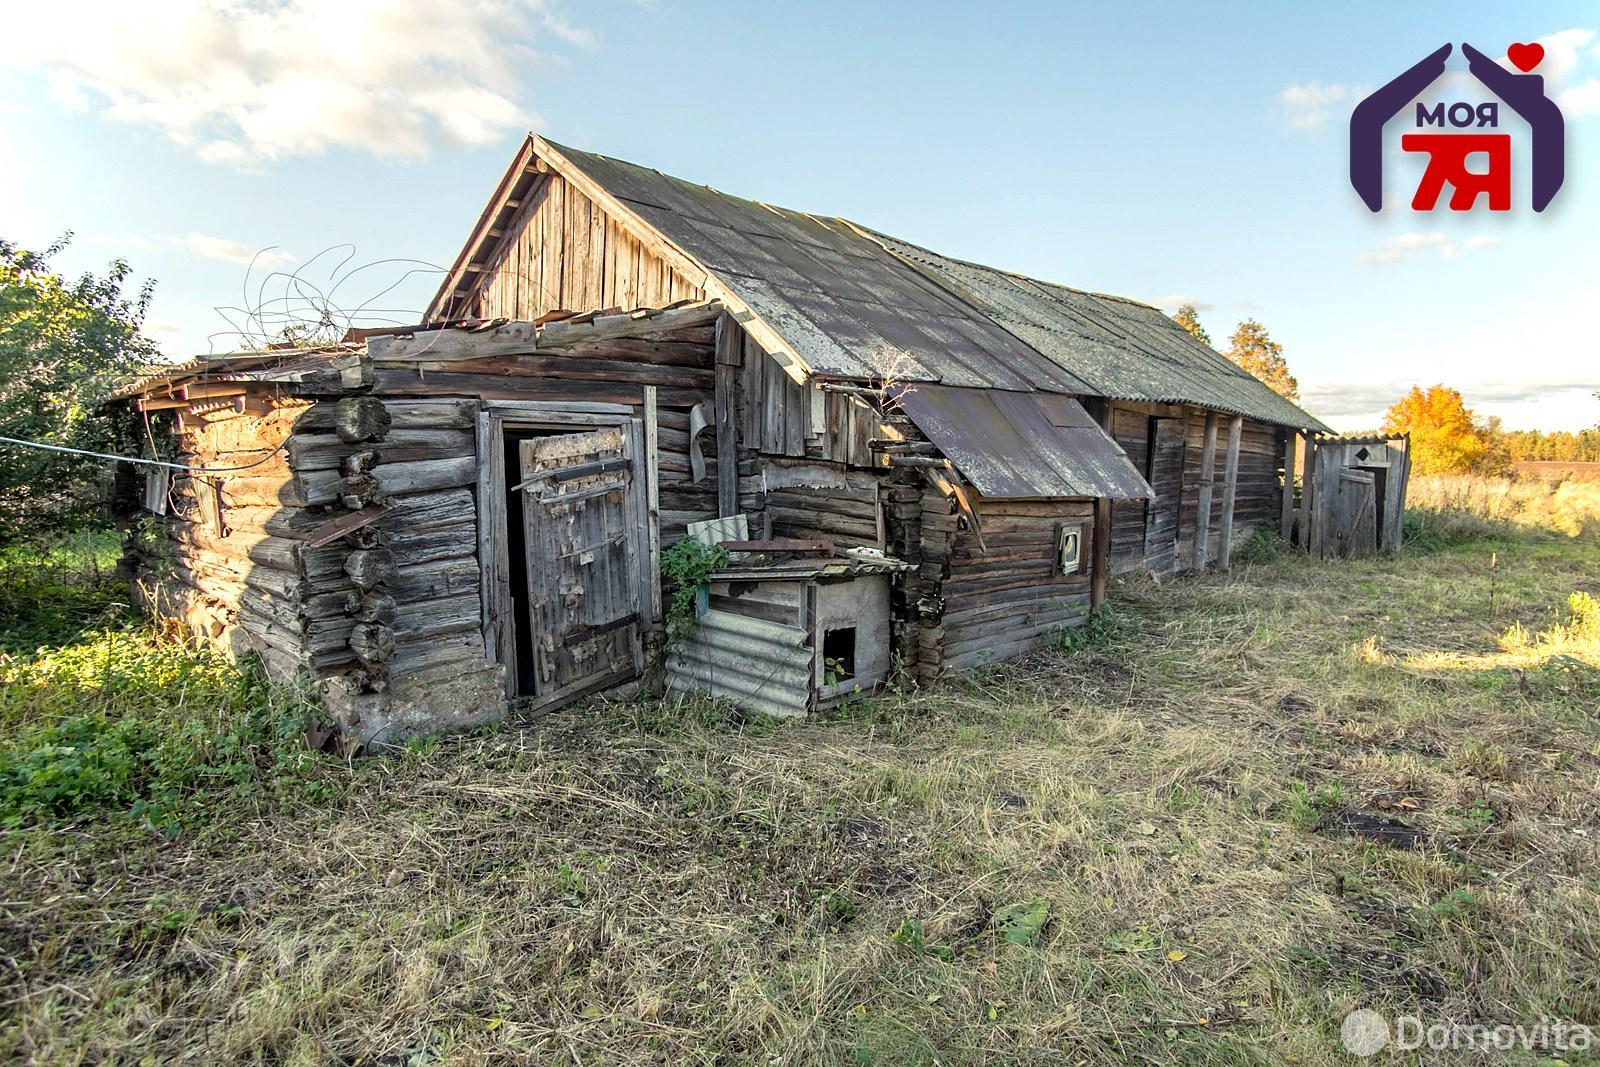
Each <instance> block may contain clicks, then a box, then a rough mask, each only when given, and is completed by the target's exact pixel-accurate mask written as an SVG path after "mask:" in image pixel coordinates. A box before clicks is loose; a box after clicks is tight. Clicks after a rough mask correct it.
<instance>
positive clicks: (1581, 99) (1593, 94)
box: [1556, 78, 1600, 119]
mask: <svg viewBox="0 0 1600 1067" xmlns="http://www.w3.org/2000/svg"><path fill="white" fill-rule="evenodd" d="M1556 103H1557V104H1558V105H1559V106H1560V107H1561V113H1562V114H1563V115H1565V116H1566V117H1567V118H1569V119H1581V118H1587V117H1589V116H1590V115H1600V78H1585V79H1584V80H1583V81H1581V82H1579V83H1578V84H1576V85H1573V86H1571V87H1569V88H1566V89H1563V90H1561V91H1560V92H1558V93H1557V94H1556Z"/></svg>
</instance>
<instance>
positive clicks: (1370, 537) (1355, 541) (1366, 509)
mask: <svg viewBox="0 0 1600 1067" xmlns="http://www.w3.org/2000/svg"><path fill="white" fill-rule="evenodd" d="M1329 471H1330V474H1329V476H1328V479H1327V481H1328V484H1329V485H1330V487H1331V489H1332V492H1330V493H1329V494H1328V495H1327V496H1326V497H1324V498H1323V499H1322V500H1319V501H1318V502H1317V506H1318V508H1319V509H1321V510H1322V511H1323V514H1324V515H1325V516H1326V518H1327V522H1328V536H1327V539H1326V540H1325V541H1324V542H1323V554H1324V555H1325V556H1337V557H1340V558H1342V559H1362V558H1364V557H1366V556H1371V555H1375V554H1376V553H1377V551H1378V508H1377V495H1378V494H1377V481H1376V479H1374V478H1373V476H1372V472H1371V471H1363V470H1352V469H1351V468H1349V467H1333V466H1331V465H1330V467H1329ZM1319 473H1320V472H1319Z"/></svg>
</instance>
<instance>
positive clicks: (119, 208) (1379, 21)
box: [0, 0, 1600, 429]
mask: <svg viewBox="0 0 1600 1067" xmlns="http://www.w3.org/2000/svg"><path fill="white" fill-rule="evenodd" d="M8 20H10V24H11V25H12V26H13V28H14V30H15V33H14V34H13V36H14V38H15V40H16V41H17V43H18V44H19V45H20V47H12V48H8V49H7V53H8V55H7V57H6V58H4V59H0V143H3V144H5V145H6V146H7V147H8V149H9V151H8V155H9V156H10V157H11V159H10V162H9V163H8V165H7V166H6V167H4V168H0V234H4V235H5V236H7V237H9V238H11V239H13V240H19V241H23V242H25V243H29V244H33V245H39V244H43V243H45V242H47V241H48V240H49V239H50V238H51V237H53V236H55V235H56V234H58V233H60V232H61V231H63V230H67V229H71V230H73V231H75V232H76V234H77V237H76V240H75V242H74V245H73V247H72V248H71V250H70V252H69V253H68V254H67V255H66V256H65V257H64V258H63V265H64V266H66V267H68V268H70V269H74V270H76V269H85V268H99V267H101V266H103V264H104V263H105V261H106V260H108V259H109V258H111V257H112V256H114V255H122V256H126V257H127V258H128V259H129V260H130V261H131V262H132V263H133V266H134V268H135V270H136V271H137V272H138V273H139V275H140V276H149V277H153V278H155V279H156V280H157V289H156V298H155V302H154V304H153V307H152V312H151V316H150V327H151V330H152V332H153V333H154V334H155V336H156V337H157V338H158V339H159V340H160V342H161V343H162V345H163V347H164V348H165V349H166V350H167V351H168V353H169V354H171V355H174V356H186V355H190V354H194V353H196V352H203V351H206V350H207V349H208V348H211V347H213V346H215V347H218V348H221V349H226V348H229V347H233V341H234V338H233V337H232V336H229V334H228V331H229V330H230V329H232V327H231V326H230V324H229V323H228V322H227V321H226V320H225V319H224V318H223V317H222V316H220V315H218V314H217V312H216V311H214V310H213V308H214V307H215V306H217V305H239V304H241V303H243V302H244V299H245V298H244V296H243V293H244V292H245V290H246V264H247V262H248V259H249V256H250V254H251V253H252V252H254V251H255V250H258V249H263V248H267V247H268V246H273V247H274V251H272V252H270V253H267V254H266V255H265V256H264V258H263V260H262V261H261V262H265V263H269V264H270V265H273V266H277V267H279V268H284V269H289V270H294V269H297V268H299V269H303V270H304V271H305V274H306V276H307V277H308V278H310V279H312V280H313V281H316V282H318V283H319V284H323V285H326V283H327V282H328V281H329V278H330V274H331V272H332V270H333V268H334V264H335V262H336V258H335V257H333V256H326V257H324V258H323V259H320V260H314V259H313V257H315V256H316V254H317V253H318V252H319V251H321V250H323V249H326V248H329V247H330V246H335V245H340V244H345V243H348V244H350V245H353V246H354V260H353V261H352V262H353V263H367V262H372V261H387V260H418V261H423V263H427V264H441V265H442V264H447V263H448V262H449V261H450V260H451V259H452V258H453V256H454V255H455V253H456V251H457V249H458V247H459V245H460V243H461V242H462V241H463V240H464V239H465V236H466V233H467V230H468V229H469V227H470V225H471V224H472V222H473V221H474V220H475V219H476V217H477V214H478V212H479V210H480V209H481V208H482V205H483V202H484V200H485V199H486V198H487V196H488V194H489V192H490V190H491V188H492V187H493V185H494V183H495V181H496V180H497V179H498V177H499V175H500V173H501V171H502V170H503V168H504V167H505V165H506V163H507V162H508V160H509V158H510V156H511V154H512V152H513V151H514V149H515V146H516V144H517V142H518V140H519V139H520V137H521V135H522V133H523V132H524V131H525V130H527V129H529V128H534V129H537V130H538V131H539V132H541V133H543V134H545V135H546V136H548V137H550V138H551V139H552V140H556V141H559V142H564V143H568V144H572V145H575V146H577V147H582V148H587V149H590V150H594V151H599V152H604V153H606V154H609V155H614V156H618V157H620V158H624V159H629V160H633V161H635V162H639V163H644V164H647V165H650V166H653V167H656V168H658V169H661V170H664V171H667V172H669V173H673V174H677V175H679V176H681V177H685V178H689V179H692V180H696V181H702V182H705V183H707V184H710V185H714V186H716V187H717V188H719V189H723V190H726V191H729V192H733V193H738V194H741V195H746V196H751V197H755V198H759V199H762V200H766V201H769V202H772V203H776V204H782V205H784V206H786V207H793V208H798V209H802V210H807V211H813V212H818V213H826V214H838V215H844V216H847V217H849V218H852V219H854V220H856V221H858V222H862V223H865V224H867V225H870V226H873V227H875V228H877V229H880V230H883V231H885V232H888V233H892V234H895V235H897V236H900V237H903V238H905V239H907V240H910V241H914V242H916V243H919V244H923V245H926V246H929V247H932V248H936V249H938V250H939V251H941V252H945V253H947V254H951V255H956V256H960V257H963V258H968V259H973V260H977V261H981V262H985V263H990V264H993V265H996V266H1001V267H1005V268H1008V269H1012V270H1016V271H1020V272H1022V273H1026V274H1031V275H1035V276H1038V277H1041V278H1046V279H1049V280H1052V281H1059V282H1063V283H1066V284H1069V285H1074V286H1078V287H1082V288H1087V289H1095V290H1100V291H1105V292H1112V293H1118V294H1122V295H1126V296H1131V297H1135V298H1138V299H1143V300H1147V301H1150V302H1152V303H1158V304H1162V305H1163V306H1167V307H1169V309H1170V307H1171V306H1172V305H1174V304H1175V302H1176V301H1177V300H1179V299H1188V300H1191V301H1193V302H1194V303H1196V304H1197V305H1198V306H1199V307H1200V309H1201V318H1202V321H1203V322H1204V323H1205V325H1206V326H1207V327H1208V328H1209V330H1210V332H1211V334H1212V336H1213V338H1214V339H1216V341H1217V342H1218V343H1219V345H1222V344H1225V339H1226V337H1227V335H1228V334H1229V333H1230V332H1231V331H1232V329H1233V327H1234V325H1235V324H1236V323H1237V322H1238V320H1240V319H1241V318H1244V317H1255V318H1258V319H1260V320H1261V321H1262V322H1263V323H1265V324H1266V326H1267V328H1268V329H1269V330H1270V331H1271V332H1272V335H1273V336H1274V337H1275V338H1276V339H1277V340H1279V341H1280V342H1282V343H1283V345H1284V348H1285V354H1286V355H1287V357H1288V358H1289V361H1290V365H1291V368H1292V369H1293V370H1294V372H1295V373H1296V374H1297V375H1298V376H1299V378H1300V381H1301V384H1302V390H1303V392H1304V394H1305V398H1306V404H1307V406H1308V407H1310V408H1311V409H1312V410H1314V411H1317V412H1318V413H1319V414H1323V415H1324V416H1325V417H1327V418H1328V419H1329V421H1330V422H1332V423H1333V424H1334V425H1335V426H1336V427H1338V428H1341V429H1359V428H1364V427H1368V426H1371V425H1373V424H1375V423H1376V421H1377V420H1378V417H1379V416H1378V412H1379V411H1380V410H1381V409H1382V407H1384V406H1385V405H1386V404H1387V403H1388V402H1389V401H1390V400H1392V399H1393V398H1394V397H1396V396H1398V395H1399V394H1400V393H1401V392H1403V391H1404V389H1405V388H1406V387H1407V386H1409V385H1411V384H1413V383H1421V384H1428V383H1432V382H1435V381H1445V382H1448V383H1450V384H1454V385H1457V386H1458V387H1460V388H1461V389H1462V390H1463V392H1464V393H1465V394H1466V395H1467V399H1468V402H1469V404H1470V405H1471V406H1472V407H1473V408H1474V409H1475V410H1476V411H1477V412H1478V413H1479V414H1480V415H1499V416H1501V417H1502V418H1503V419H1504V420H1505V421H1506V423H1507V424H1508V425H1511V426H1517V427H1535V426H1537V427H1543V428H1552V429H1554V428H1566V429H1576V428H1579V427H1582V426H1588V425H1594V424H1595V423H1597V422H1600V401H1597V400H1595V399H1594V398H1593V396H1592V393H1593V392H1594V391H1595V389H1597V388H1600V369H1597V368H1600V359H1597V355H1600V352H1597V347H1600V343H1597V340H1596V338H1597V334H1600V331H1597V330H1596V329H1595V327H1594V312H1593V311H1592V310H1591V308H1592V305H1593V304H1594V302H1595V300H1596V298H1597V297H1600V291H1597V289H1600V269H1597V265H1596V256H1595V252H1594V246H1595V238H1596V236H1597V235H1600V147H1597V146H1600V33H1597V32H1596V31H1600V9H1597V8H1595V7H1594V6H1593V5H1591V4H1582V3H1568V4H1560V3H1553V4H1544V5H1538V4H1519V5H1501V4H1493V5H1491V4H1479V5H1468V4H1448V5H1446V4H1439V5H1431V6H1430V5H1421V4H1407V5H1394V4H1381V5H1380V4H1371V5H1266V4H1260V5H1246V4H1213V5H1205V6H1202V5H1194V4H1179V3H1171V4H1146V5H1107V4H1096V5H1067V4H1037V5H1035V4H998V3H992V4H985V5H959V4H941V3H928V2H924V3H917V4H889V3H884V4H877V5H862V4H858V3H856V4H844V3H841V4H787V5H781V6H780V5H768V4H740V5H729V4H710V3H676V2H673V0H653V2H638V0H634V2H623V0H615V2H611V0H599V2H594V3H589V4H583V5H579V4H576V3H566V4H561V5H557V4H553V3H531V2H527V0H490V2H485V3H476V4H474V3H468V2H461V0H457V2H453V3H447V2H442V0H426V2H424V0H413V2H411V3H403V2H399V0H353V2H344V3H322V4H318V3H309V2H305V0H276V2H271V3H268V2H265V0H249V2H235V3H230V4H225V5H219V4H216V3H208V2H206V0H173V2H171V3H164V4H161V5H153V6H150V7H146V6H144V5H127V4H120V5H119V4H110V3H70V2H63V3H58V4H56V5H54V6H52V7H44V6H42V5H31V7H30V9H29V10H28V11H27V12H26V13H23V14H21V15H16V14H13V15H8ZM1532 40H1542V41H1544V42H1546V44H1547V56H1546V60H1545V63H1544V64H1543V65H1542V66H1541V68H1539V71H1538V72H1539V73H1542V74H1545V75H1546V76H1547V80H1548V81H1549V82H1550V88H1551V92H1552V94H1553V95H1556V97H1557V99H1558V100H1559V101H1560V102H1561V103H1562V105H1563V108H1564V110H1565V111H1566V114H1567V179H1566V185H1565V187H1564V189H1563V190H1562V193H1561V195H1560V196H1559V197H1558V198H1557V200H1556V202H1555V203H1554V204H1553V205H1552V207H1551V208H1550V209H1549V210H1548V211H1546V212H1545V213H1543V214H1542V215H1535V214H1534V213H1533V212H1532V211H1531V210H1529V209H1528V207H1527V181H1526V177H1527V176H1526V172H1525V171H1523V170H1521V169H1519V170H1518V171H1517V172H1516V173H1515V176H1514V196H1515V197H1516V205H1515V209H1514V210H1513V211H1512V212H1510V213H1509V214H1504V215H1494V216H1489V215H1486V214H1484V213H1479V212H1475V213H1470V214H1466V215H1455V214H1453V213H1450V212H1448V211H1443V210H1441V211H1436V212H1433V213H1428V214H1422V213H1416V212H1412V211H1411V210H1410V209H1409V207H1408V206H1407V205H1406V204H1405V202H1404V198H1403V197H1401V198H1400V201H1399V202H1398V203H1397V204H1395V205H1394V206H1392V207H1389V208H1386V209H1385V211H1384V212H1382V213H1380V214H1378V215H1372V214H1371V213H1369V212H1368V211H1367V210H1366V209H1365V208H1364V207H1363V206H1362V205H1361V204H1360V202H1359V200H1358V199H1357V198H1356V196H1355V194H1354V192H1353V191H1352V190H1351V188H1350V186H1349V183H1348V181H1347V178H1346V162H1347V156H1346V145H1345V139H1344V129H1345V123H1346V122H1347V120H1348V116H1349V111H1350V108H1351V107H1352V106H1353V104H1354V102H1355V100H1357V99H1359V98H1360V96H1361V95H1362V94H1363V93H1364V92H1365V91H1367V90H1370V89H1372V88H1374V87H1376V86H1377V85H1379V84H1382V83H1383V82H1385V81H1387V80H1388V79H1389V78H1391V77H1393V76H1394V75H1396V74H1398V73H1399V72H1400V71H1401V70H1402V69H1404V68H1405V67H1407V66H1409V65H1410V64H1411V63H1413V62H1415V61H1416V60H1417V59H1419V58H1421V57H1422V56H1423V55H1424V54H1426V53H1427V52H1429V51H1431V50H1432V49H1434V48H1436V47H1438V46H1439V45H1440V44H1442V43H1444V42H1446V41H1450V42H1454V43H1456V44H1457V45H1459V43H1460V42H1462V41H1468V42H1471V43H1473V44H1474V45H1476V46H1478V47H1479V48H1481V49H1483V50H1484V51H1485V52H1487V53H1489V54H1491V55H1496V56H1498V55H1501V54H1503V53H1504V50H1505V48H1506V46H1507V45H1509V44H1511V43H1512V42H1514V41H1532ZM1461 65H1462V62H1461V60H1460V58H1459V55H1457V57H1455V58H1454V59H1453V60H1452V66H1453V68H1459V67H1460V66H1461ZM1440 91H1441V92H1446V91H1449V92H1454V91H1455V89H1452V88H1451V87H1449V86H1442V87H1441V88H1440ZM1461 91H1462V92H1463V93H1467V94H1468V95H1470V90H1466V89H1461ZM1436 95H1437V94H1436ZM1452 98H1453V97H1452ZM1511 129H1512V130H1513V132H1514V133H1516V132H1519V131H1518V127H1517V125H1516V123H1515V122H1513V123H1511ZM1392 133H1393V136H1395V137H1396V138H1397V137H1398V133H1397V132H1395V131H1392ZM1517 150H1518V151H1519V152H1520V153H1522V154H1524V155H1525V141H1518V149H1517ZM1390 155H1391V157H1398V156H1399V153H1397V152H1394V151H1391V152H1390ZM1408 165H1409V164H1408V162H1407V161H1405V160H1399V161H1397V162H1396V163H1395V166H1394V168H1393V170H1394V173H1395V175H1397V177H1396V179H1395V180H1393V181H1391V182H1390V184H1389V187H1390V188H1391V189H1398V188H1400V186H1402V185H1405V184H1406V183H1407V182H1409V183H1410V184H1411V185H1414V182H1415V176H1416V172H1415V171H1411V172H1408V171H1407V170H1406V168H1407V166H1408ZM1406 187H1407V188H1409V187H1410V185H1407V186H1406ZM308 261H310V262H308ZM407 269H409V268H408V267H407V266H406V265H404V264H400V263H380V264H378V265H376V266H373V267H372V268H370V269H369V270H367V271H364V272H363V273H361V274H360V275H357V276H356V277H355V278H353V279H351V280H350V281H349V282H348V283H347V284H346V285H345V286H344V287H343V288H342V289H341V290H340V302H341V303H343V304H344V305H345V306H346V307H354V306H356V305H359V304H362V303H364V302H365V301H367V300H368V299H370V298H373V297H376V296H377V294H378V293H379V292H380V291H381V290H383V289H384V288H385V287H386V286H389V285H390V284H392V283H395V282H397V281H398V282H399V283H400V284H399V285H398V286H397V287H396V288H395V289H394V290H393V292H391V293H389V294H387V295H386V296H384V297H382V299H381V300H379V301H378V302H377V303H376V304H375V305H374V306H375V307H381V308H385V309H394V310H393V314H392V316H391V317H396V318H407V317H410V318H413V319H414V318H415V316H416V314H417V313H418V312H419V311H420V309H421V308H422V306H423V305H425V304H426V302H427V299H428V297H429V296H431V294H432V291H433V289H434V287H435V285H436V281H437V276H436V275H433V274H431V273H429V272H428V270H427V269H426V268H423V270H422V271H421V272H420V273H416V274H413V275H411V276H409V277H407V276H406V270H407ZM263 273H264V272H263V271H262V270H261V269H260V267H259V265H258V268H257V270H256V273H255V275H254V277H255V279H256V282H257V283H259V281H260V280H261V278H262V276H263ZM278 291H281V286H280V287H279V290H278ZM212 335H217V336H214V337H213V336H212Z"/></svg>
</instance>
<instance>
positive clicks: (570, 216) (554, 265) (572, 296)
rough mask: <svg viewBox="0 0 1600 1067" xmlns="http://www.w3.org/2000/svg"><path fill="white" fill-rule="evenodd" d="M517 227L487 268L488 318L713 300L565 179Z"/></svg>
mask: <svg viewBox="0 0 1600 1067" xmlns="http://www.w3.org/2000/svg"><path fill="white" fill-rule="evenodd" d="M511 227H512V231H513V233H512V236H511V238H510V239H509V240H506V241H504V242H502V243H501V245H500V246H499V249H498V250H497V252H496V253H495V255H494V257H493V258H492V259H491V260H490V261H489V262H487V263H485V264H484V265H483V266H484V268H485V274H486V275H487V276H486V277H485V279H484V281H483V283H482V289H481V290H480V292H479V300H478V306H477V312H478V314H479V315H480V316H482V317H484V318H508V319H511V320H513V321H532V320H534V319H537V318H539V317H540V316H542V315H546V314H548V313H550V312H552V311H558V310H566V311H578V312H582V311H597V310H601V309H604V308H612V307H617V308H623V309H632V308H636V307H665V306H667V305H668V304H672V303H676V302H678V301H681V300H702V299H704V298H705V293H704V292H703V290H701V289H700V288H699V287H698V286H696V285H693V284H691V283H690V282H689V280H688V279H686V278H684V277H683V275H681V274H679V273H678V272H677V271H675V270H674V269H673V268H672V266H671V265H670V264H669V263H667V262H666V260H664V259H662V258H661V257H659V256H656V255H654V254H652V253H651V252H650V251H649V250H648V249H646V248H645V247H644V246H643V245H641V244H640V243H639V242H638V241H636V240H634V238H633V237H631V236H630V235H629V234H628V233H627V231H626V230H625V229H624V228H623V227H622V226H621V225H620V224H619V223H618V222H617V221H616V220H615V219H613V218H611V217H610V216H609V215H607V214H606V213H605V212H604V211H603V210H601V209H600V207H599V206H598V205H596V204H595V203H594V202H593V201H591V200H590V199H589V198H588V197H586V196H584V195H583V193H581V192H579V191H578V190H577V189H576V188H574V187H573V186H572V185H570V184H569V183H568V182H567V180H566V179H565V178H562V177H561V176H559V175H556V174H549V175H545V176H544V178H543V179H542V180H541V181H540V183H539V184H538V185H537V186H536V187H535V189H534V190H533V191H532V192H530V194H529V196H528V198H527V200H526V201H525V202H524V204H523V205H522V206H521V207H520V208H519V209H518V211H517V214H516V215H515V216H514V217H513V221H512V223H511Z"/></svg>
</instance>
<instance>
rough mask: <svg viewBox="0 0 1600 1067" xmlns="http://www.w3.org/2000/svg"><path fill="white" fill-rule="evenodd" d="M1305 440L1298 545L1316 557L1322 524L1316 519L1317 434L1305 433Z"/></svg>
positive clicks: (1317, 556)
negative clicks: (1318, 533)
mask: <svg viewBox="0 0 1600 1067" xmlns="http://www.w3.org/2000/svg"><path fill="white" fill-rule="evenodd" d="M1305 442H1306V458H1305V461H1304V462H1305V467H1304V472H1303V473H1302V474H1301V475H1300V547H1301V548H1302V549H1303V550H1304V551H1305V552H1306V553H1307V554H1308V555H1309V556H1311V557H1312V558H1313V559H1317V558H1320V557H1319V555H1318V552H1317V531H1318V527H1320V526H1321V525H1322V524H1321V523H1320V522H1319V521H1318V520H1317V435H1316V434H1314V433H1308V434H1306V436H1305Z"/></svg>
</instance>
